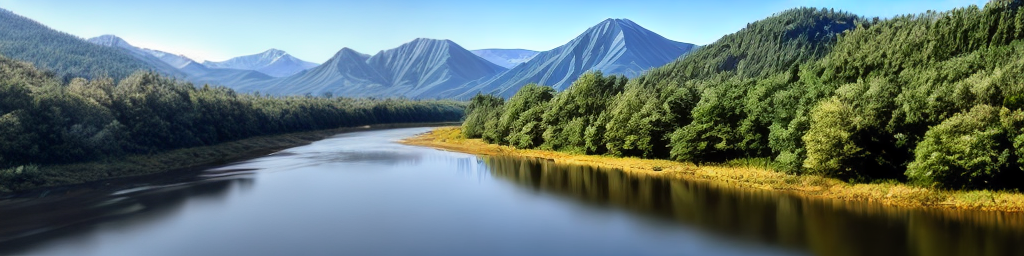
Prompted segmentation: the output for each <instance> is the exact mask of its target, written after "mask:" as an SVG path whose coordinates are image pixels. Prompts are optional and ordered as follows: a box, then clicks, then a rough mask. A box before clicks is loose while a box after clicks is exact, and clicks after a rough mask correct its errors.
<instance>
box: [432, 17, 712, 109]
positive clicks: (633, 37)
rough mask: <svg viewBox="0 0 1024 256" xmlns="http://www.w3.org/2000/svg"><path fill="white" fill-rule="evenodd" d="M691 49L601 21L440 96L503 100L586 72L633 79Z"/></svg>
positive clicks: (621, 22)
mask: <svg viewBox="0 0 1024 256" xmlns="http://www.w3.org/2000/svg"><path fill="white" fill-rule="evenodd" d="M693 48H694V45H692V44H686V43H680V42H676V41H672V40H668V39H666V38H664V37H662V36H660V35H658V34H656V33H654V32H651V31H650V30H647V29H645V28H643V27H641V26H639V25H637V24H636V23H633V22H632V21H630V20H627V19H607V20H605V21H603V22H601V23H600V24H597V25H596V26H594V27H591V28H590V29H587V31H586V32H584V33H583V34H581V35H580V36H578V37H576V38H575V39H573V40H572V41H570V42H569V43H567V44H565V45H562V46H559V47H558V48H555V49H553V50H550V51H545V52H541V53H539V54H537V56H535V57H533V59H531V60H530V61H527V62H525V63H523V64H521V65H518V66H516V67H515V68H512V69H511V70H509V71H507V72H505V73H502V74H500V75H498V76H496V77H494V78H493V79H490V80H488V81H484V82H481V83H477V84H467V85H466V86H463V87H460V88H456V89H453V90H450V91H447V92H445V93H442V96H444V97H455V98H468V97H471V96H472V95H474V94H476V93H478V92H479V93H485V94H488V93H494V94H498V95H500V96H502V97H506V98H507V97H511V96H512V94H514V93H515V92H516V91H518V90H519V88H520V87H522V86H524V85H526V84H528V83H538V84H542V85H548V86H551V87H554V88H555V89H556V90H559V91H561V90H564V89H565V88H566V87H568V86H569V85H570V84H571V83H572V81H574V80H576V78H577V77H579V76H580V75H582V74H583V73H584V72H586V71H590V70H599V71H602V72H603V73H604V74H608V75H614V74H621V75H626V76H629V77H634V76H637V75H640V74H641V73H643V72H644V71H646V70H648V69H651V68H654V67H659V66H662V65H665V64H667V63H669V62H671V61H673V60H676V59H677V58H679V57H680V56H682V55H683V54H685V53H687V52H689V51H690V50H692V49H693Z"/></svg>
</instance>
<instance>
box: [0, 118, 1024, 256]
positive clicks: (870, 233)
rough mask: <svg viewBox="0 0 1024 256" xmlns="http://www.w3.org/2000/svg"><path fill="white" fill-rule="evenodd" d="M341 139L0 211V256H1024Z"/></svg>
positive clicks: (571, 170)
mask: <svg viewBox="0 0 1024 256" xmlns="http://www.w3.org/2000/svg"><path fill="white" fill-rule="evenodd" d="M429 129H430V128H406V129H391V130H379V131H366V132H353V133H345V134H339V135H337V136H334V137H331V138H328V139H325V140H322V141H318V142H315V143H313V144H310V145H307V146H301V147H296V148H291V149H287V150H283V151H281V152H277V153H274V154H271V155H268V156H265V157H262V158H258V159H253V160H249V161H243V162H238V163H234V164H229V165H226V166H222V167H217V168H210V169H203V170H195V171H190V172H186V173H185V174H180V173H179V174H176V175H175V176H173V177H164V178H161V177H149V178H147V179H128V180H125V181H111V182H109V183H108V184H103V185H94V186H86V187H84V188H81V187H80V188H74V189H63V190H54V192H52V193H42V194H39V195H38V196H36V197H34V198H16V199H5V200H2V201H0V255H75V256H82V255H1024V215H1021V214H1011V213H992V212H973V211H938V210H919V209H903V208H892V207H884V206H880V205H875V204H871V203H850V202H842V201H832V200H814V199H805V198H800V197H795V196H791V195H787V194H784V193H778V192H768V191H757V190H743V189H735V188H731V187H729V186H728V185H721V184H708V183H697V182H687V181H680V180H669V179H665V178H661V177H659V176H657V175H636V174H633V175H631V174H627V173H623V172H621V171H618V170H608V169H602V168H597V167H590V166H577V165H562V164H556V163H554V162H553V161H550V160H546V159H527V158H512V157H479V156H474V155H469V154H462V153H454V152H447V151H441V150H435V149H430V148H423V147H415V146H406V145H402V144H398V143H396V141H397V140H399V139H402V138H406V137H409V136H413V135H415V134H418V133H422V132H426V131H428V130H429Z"/></svg>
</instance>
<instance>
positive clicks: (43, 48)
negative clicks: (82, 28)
mask: <svg viewBox="0 0 1024 256" xmlns="http://www.w3.org/2000/svg"><path fill="white" fill-rule="evenodd" d="M0 54H3V55H4V56H7V57H9V58H12V59H16V60H21V61H28V62H31V63H32V64H34V65H35V66H36V67H39V68H42V69H45V70H50V71H53V72H55V73H57V74H58V75H60V76H63V77H87V78H88V77H97V76H110V77H113V78H118V79H119V78H123V77H127V76H128V75H129V74H131V73H133V72H135V71H138V70H157V68H155V67H153V66H150V65H149V64H147V63H146V62H144V61H142V60H138V59H136V58H135V57H133V56H132V54H131V53H129V52H126V51H123V50H119V49H118V48H111V47H103V46H100V45H95V44H92V43H89V42H86V41H85V40H82V39H81V38H78V37H76V36H73V35H70V34H67V33H63V32H59V31H56V30H53V29H50V28H49V27H46V26H45V25H42V24H39V23H38V22H36V21H33V20H31V19H28V18H25V17H22V16H19V15H17V14H14V13H13V12H11V11H8V10H5V9H0Z"/></svg>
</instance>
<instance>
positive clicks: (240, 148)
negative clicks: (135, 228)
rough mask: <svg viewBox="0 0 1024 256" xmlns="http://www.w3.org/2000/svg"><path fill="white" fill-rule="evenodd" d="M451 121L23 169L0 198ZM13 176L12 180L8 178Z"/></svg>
mask: <svg viewBox="0 0 1024 256" xmlns="http://www.w3.org/2000/svg"><path fill="white" fill-rule="evenodd" d="M451 124H453V123H409V124H382V125H367V126H360V127H343V128H336V129H328V130H317V131H308V132H297V133H288V134H280V135H269V136H260V137H253V138H247V139H241V140H237V141H232V142H226V143H221V144H217V145H211V146H203V147H193V148H185V149H177V150H171V151H167V152H161V153H157V154H152V155H132V156H125V157H119V158H114V159H107V160H101V161H95V162H87V163H76V164H66V165H49V166H31V167H23V168H22V169H23V170H21V173H18V174H16V176H15V177H16V178H19V179H20V180H18V181H13V180H12V179H10V178H9V177H5V178H7V180H4V181H3V182H2V183H0V196H6V197H11V196H19V195H26V194H28V195H32V194H41V193H48V190H49V189H51V188H58V187H68V186H100V187H102V186H104V185H105V184H106V183H107V181H109V180H115V179H127V178H133V177H142V178H143V179H144V178H145V177H144V176H155V175H165V174H168V173H175V172H188V171H194V170H197V169H205V168H209V167H213V166H218V165H224V164H228V163H231V162H236V161H242V160H246V159H251V158H256V157H260V156H264V155H267V154H270V153H273V152H276V151H280V150H283V149H287V148H292V147H297V146H302V145H306V144H309V143H312V142H315V141H318V140H323V139H325V138H328V137H331V136H334V135H337V134H339V133H347V132H358V131H370V130H380V129H392V128H406V127H429V126H442V125H451ZM7 175H9V176H14V175H10V174H7Z"/></svg>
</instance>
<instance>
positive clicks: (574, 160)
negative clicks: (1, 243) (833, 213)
mask: <svg viewBox="0 0 1024 256" xmlns="http://www.w3.org/2000/svg"><path fill="white" fill-rule="evenodd" d="M402 143H404V144H409V145H417V146H427V147H433V148H438V149H444V150H451V151H457V152H463V153H470V154H477V155H509V156H524V157H538V158H547V159H552V160H555V161H556V162H561V163H570V164H590V165H599V166H603V167H609V168H616V169H622V170H623V171H626V172H629V173H635V174H644V175H664V176H666V177H671V178H678V179H685V180H693V181H707V182H715V183H727V184H729V185H731V186H735V187H739V188H750V189H761V190H771V191H779V192H783V193H790V194H794V195H798V196H803V197H810V198H821V199H837V200H843V201H867V202H876V203H880V204H883V205H888V206H901V207H920V208H934V209H972V210H985V211H1002V212H1024V194H1021V193H1018V192H1003V191H987V190H983V191H977V190H971V191H950V190H941V189H934V188H923V187H916V186H910V185H906V184H902V183H898V182H887V183H875V184H850V183H847V182H843V181H840V180H837V179H833V178H826V177H821V176H815V175H792V174H786V173H782V172H777V171H773V170H769V169H766V168H763V167H749V166H747V167H743V166H739V167H737V166H700V167H698V166H695V165H693V164H690V163H681V162H675V161H668V160H652V159H638V158H620V157H610V156H591V155H577V154H568V153H562V152H554V151H546V150H532V149H516V148H513V147H509V146H500V145H495V144H488V143H485V142H483V141H482V140H479V139H466V138H465V137H464V136H462V131H461V129H459V127H441V128H437V129H434V130H433V131H431V132H428V133H424V134H421V135H419V136H416V137H413V138H409V139H406V140H403V141H402ZM655 170H661V171H655Z"/></svg>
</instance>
